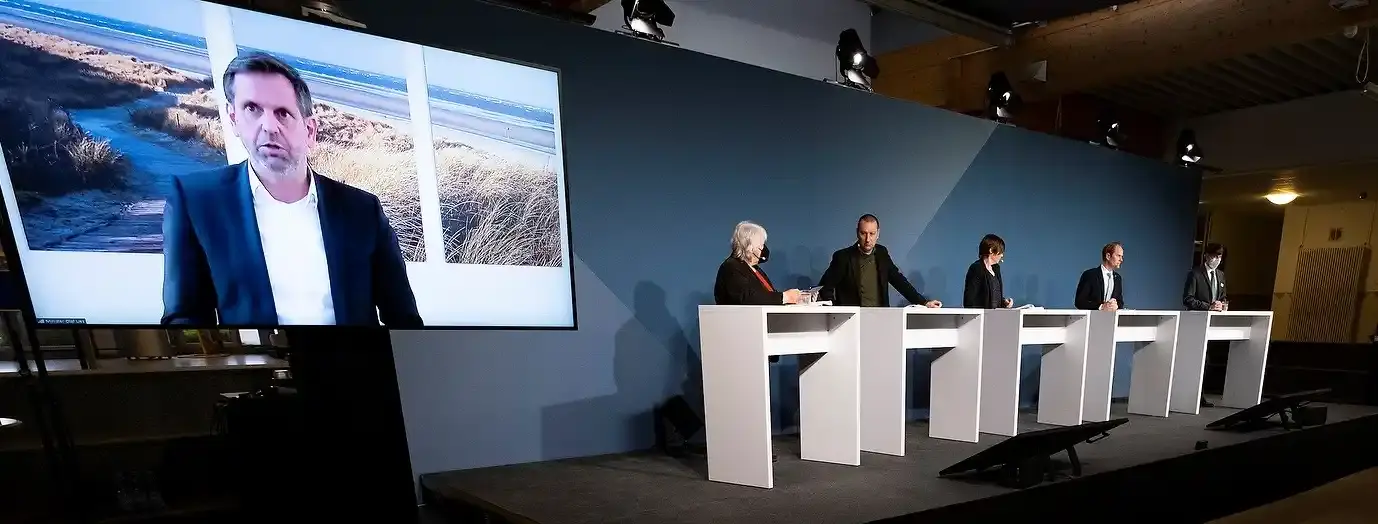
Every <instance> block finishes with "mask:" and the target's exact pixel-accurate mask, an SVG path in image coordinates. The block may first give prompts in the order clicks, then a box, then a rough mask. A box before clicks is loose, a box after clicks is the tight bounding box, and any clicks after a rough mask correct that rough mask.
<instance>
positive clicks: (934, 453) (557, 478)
mask: <svg viewBox="0 0 1378 524" xmlns="http://www.w3.org/2000/svg"><path fill="white" fill-rule="evenodd" d="M1318 405H1319V404H1318ZM1325 405H1327V406H1329V415H1328V420H1327V423H1328V424H1334V423H1337V422H1343V421H1346V420H1352V419H1357V418H1362V417H1367V416H1373V415H1378V407H1367V406H1351V405H1342V404H1325ZM1125 409H1126V408H1125V405H1124V404H1119V403H1117V404H1115V405H1114V407H1113V409H1112V417H1113V418H1119V417H1128V418H1129V419H1130V421H1129V422H1128V423H1126V424H1124V425H1122V426H1120V427H1118V428H1116V429H1114V430H1112V431H1111V432H1110V437H1109V438H1106V439H1104V440H1101V441H1098V442H1096V443H1093V444H1085V443H1083V444H1079V445H1077V446H1076V449H1077V453H1078V454H1079V455H1080V458H1081V462H1082V466H1083V468H1084V471H1083V476H1085V477H1090V476H1094V475H1096V474H1097V473H1103V472H1109V471H1114V470H1119V469H1124V468H1128V467H1132V466H1137V465H1140V464H1146V463H1150V462H1155V461H1159V460H1164V459H1171V458H1174V457H1179V456H1182V455H1187V454H1191V453H1193V452H1194V449H1195V445H1196V443H1197V441H1201V440H1205V441H1208V442H1209V446H1210V448H1211V449H1218V448H1220V447H1223V446H1229V445H1231V444H1238V443H1242V442H1247V441H1252V440H1256V439H1262V438H1267V437H1270V436H1275V435H1279V434H1282V433H1286V432H1287V431H1286V430H1283V429H1281V428H1277V429H1266V430H1261V431H1254V432H1250V433H1232V432H1224V431H1208V430H1206V429H1205V425H1206V424H1207V423H1209V422H1212V421H1214V420H1217V419H1219V418H1221V417H1224V416H1226V415H1228V414H1230V413H1234V412H1235V411H1237V410H1234V409H1228V408H1203V409H1202V410H1201V414H1200V415H1194V416H1193V415H1185V414H1180V413H1173V414H1172V416H1170V417H1168V418H1156V417H1145V416H1138V415H1129V414H1127V413H1125ZM1047 427H1049V426H1045V425H1042V424H1038V423H1037V422H1035V421H1034V415H1033V414H1032V413H1027V414H1021V416H1020V430H1021V431H1029V430H1036V429H1044V428H1047ZM927 429H928V428H927V424H926V423H923V422H916V423H912V424H909V426H908V439H907V447H906V456H904V457H894V456H889V455H879V454H874V453H862V455H861V466H860V467H855V466H841V465H834V464H824V463H818V462H808V461H801V460H799V458H798V457H799V454H798V450H799V441H798V439H797V437H782V438H777V439H776V441H775V449H776V452H777V453H778V454H779V462H777V463H776V464H775V488H774V489H760V488H752V487H745V486H735V485H730V484H723V483H719V482H710V481H708V480H707V478H708V473H707V461H706V458H705V457H703V456H702V455H694V456H690V457H686V458H678V459H677V458H672V457H668V456H665V455H663V454H660V453H655V452H638V453H625V454H618V455H605V456H598V457H585V458H578V459H569V460H560V461H550V462H538V463H531V464H519V465H512V466H500V467H493V468H482V469H473V470H461V471H452V472H443V473H434V474H429V475H423V476H422V477H421V484H422V487H423V489H424V490H427V491H429V492H430V494H431V495H433V496H438V497H440V498H442V499H445V500H448V501H454V502H458V503H461V504H469V505H475V506H478V507H480V508H484V509H486V510H488V511H490V512H493V513H497V514H499V515H501V516H503V517H504V518H505V519H507V520H510V521H514V522H536V523H539V524H585V523H587V524H594V523H600V524H612V523H629V524H630V523H638V524H652V523H702V522H714V523H727V522H759V523H765V522H789V523H803V522H819V523H831V524H836V523H845V522H869V521H872V520H877V519H884V518H890V517H895V516H901V515H907V514H912V513H917V512H920V511H925V510H929V509H934V508H939V507H943V506H949V505H952V504H959V503H962V502H967V501H971V500H976V499H983V498H988V497H994V496H998V495H1002V494H1006V493H1010V492H1013V491H1016V490H1014V489H1010V488H1005V487H1001V486H998V485H995V484H992V483H989V482H988V481H977V480H974V479H940V478H938V471H939V470H941V469H943V468H946V467H948V466H950V465H952V464H955V463H957V462H958V461H960V460H962V459H964V458H966V457H968V456H970V455H972V454H973V453H976V452H977V451H980V450H982V449H984V448H986V447H989V446H991V445H994V444H995V443H996V442H999V441H1001V440H1004V439H1005V437H1000V436H997V435H988V434H982V435H981V442H980V443H976V444H971V443H966V442H955V441H948V440H939V439H932V438H928V436H927ZM1293 431H1311V429H1303V430H1293ZM1054 458H1055V459H1058V460H1060V461H1064V462H1065V460H1066V454H1064V453H1059V454H1057V455H1056V456H1054Z"/></svg>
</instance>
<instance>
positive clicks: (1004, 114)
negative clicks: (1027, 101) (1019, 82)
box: [986, 71, 1019, 124]
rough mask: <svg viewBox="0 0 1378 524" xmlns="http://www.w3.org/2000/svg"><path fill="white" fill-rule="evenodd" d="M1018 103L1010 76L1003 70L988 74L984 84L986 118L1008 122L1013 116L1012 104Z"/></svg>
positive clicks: (1017, 96)
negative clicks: (988, 78)
mask: <svg viewBox="0 0 1378 524" xmlns="http://www.w3.org/2000/svg"><path fill="white" fill-rule="evenodd" d="M1017 103H1019V95H1016V94H1015V93H1014V85H1012V84H1010V77H1008V76H1005V73H1004V72H1003V71H999V72H996V73H995V74H993V75H990V83H989V84H986V118H989V119H991V120H994V121H996V122H1000V123H1002V124H1008V123H1009V122H1010V120H1011V119H1013V118H1014V106H1015V105H1016V104H1017Z"/></svg>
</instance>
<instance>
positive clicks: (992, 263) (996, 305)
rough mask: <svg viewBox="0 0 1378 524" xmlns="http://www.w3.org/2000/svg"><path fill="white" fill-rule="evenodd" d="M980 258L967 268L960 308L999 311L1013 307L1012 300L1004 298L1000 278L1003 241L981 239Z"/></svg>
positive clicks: (1003, 287) (993, 238) (1001, 279)
mask: <svg viewBox="0 0 1378 524" xmlns="http://www.w3.org/2000/svg"><path fill="white" fill-rule="evenodd" d="M980 256H981V258H979V259H977V260H976V261H975V262H972V263H971V267H968V268H967V279H966V289H965V291H964V292H963V293H962V307H967V308H972V309H1001V308H1007V307H1010V306H1013V305H1014V300H1013V299H1010V298H1005V280H1004V278H1003V277H1001V276H1000V261H1002V260H1004V259H1005V240H1004V239H1002V238H1000V237H998V236H995V235H986V236H985V237H983V238H982V239H981V248H980Z"/></svg>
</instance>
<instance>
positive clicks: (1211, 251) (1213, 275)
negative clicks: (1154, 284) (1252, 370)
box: [1182, 242, 1229, 408]
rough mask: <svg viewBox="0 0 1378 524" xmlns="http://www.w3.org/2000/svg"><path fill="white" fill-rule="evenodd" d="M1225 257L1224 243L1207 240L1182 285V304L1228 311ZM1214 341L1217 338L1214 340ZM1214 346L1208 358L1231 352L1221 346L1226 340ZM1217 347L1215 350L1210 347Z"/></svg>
mask: <svg viewBox="0 0 1378 524" xmlns="http://www.w3.org/2000/svg"><path fill="white" fill-rule="evenodd" d="M1224 259H1225V246H1222V245H1220V244H1218V243H1215V242H1211V243H1209V244H1206V249H1205V250H1204V251H1202V253H1201V263H1200V264H1198V265H1197V266H1196V267H1194V268H1192V270H1191V271H1189V272H1187V282H1186V284H1184V285H1183V286H1182V287H1183V289H1182V305H1183V306H1185V307H1186V308H1187V311H1225V310H1226V309H1228V304H1229V303H1228V301H1227V300H1226V299H1225V272H1224V271H1222V270H1221V269H1220V262H1221V261H1223V260H1224ZM1212 342H1215V341H1212ZM1207 344H1208V345H1214V346H1216V347H1214V348H1207V358H1209V357H1210V353H1216V354H1217V355H1215V356H1217V357H1219V356H1221V355H1226V354H1228V351H1225V350H1223V348H1221V347H1220V346H1222V345H1225V346H1227V345H1228V344H1229V343H1228V342H1226V343H1224V344H1211V343H1210V342H1208V343H1207ZM1211 350H1214V351H1211ZM1213 406H1215V404H1213V403H1211V402H1210V401H1208V400H1206V397H1204V396H1203V397H1201V407H1206V408H1208V407H1213Z"/></svg>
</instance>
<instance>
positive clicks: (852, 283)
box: [819, 214, 943, 307]
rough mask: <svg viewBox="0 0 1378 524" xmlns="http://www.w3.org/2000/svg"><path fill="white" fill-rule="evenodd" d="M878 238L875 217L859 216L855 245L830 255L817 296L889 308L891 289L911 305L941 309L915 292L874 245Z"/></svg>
mask: <svg viewBox="0 0 1378 524" xmlns="http://www.w3.org/2000/svg"><path fill="white" fill-rule="evenodd" d="M879 239H880V220H878V219H877V218H876V217H875V215H869V214H868V215H862V217H861V218H860V219H858V220H857V222H856V243H855V244H853V245H852V246H851V247H848V248H845V249H839V250H837V252H835V253H833V259H832V262H831V263H829V264H828V270H827V271H825V272H824V273H823V279H822V282H820V283H819V285H821V286H823V290H822V291H821V293H820V295H821V298H822V299H824V300H832V302H833V305H836V306H862V307H888V306H889V305H890V286H892V285H893V286H895V289H896V290H898V291H899V292H900V295H903V296H904V299H905V300H908V301H909V303H910V304H923V305H925V306H928V307H942V305H943V304H942V302H939V301H937V300H929V299H928V298H925V297H924V296H923V295H922V294H920V293H919V291H918V290H917V289H914V285H913V284H910V283H909V279H908V278H905V276H904V274H903V273H901V272H900V270H899V268H898V267H896V266H895V261H894V260H893V259H891V258H890V251H889V250H887V249H885V246H882V245H880V244H878V243H877V241H878V240H879Z"/></svg>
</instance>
